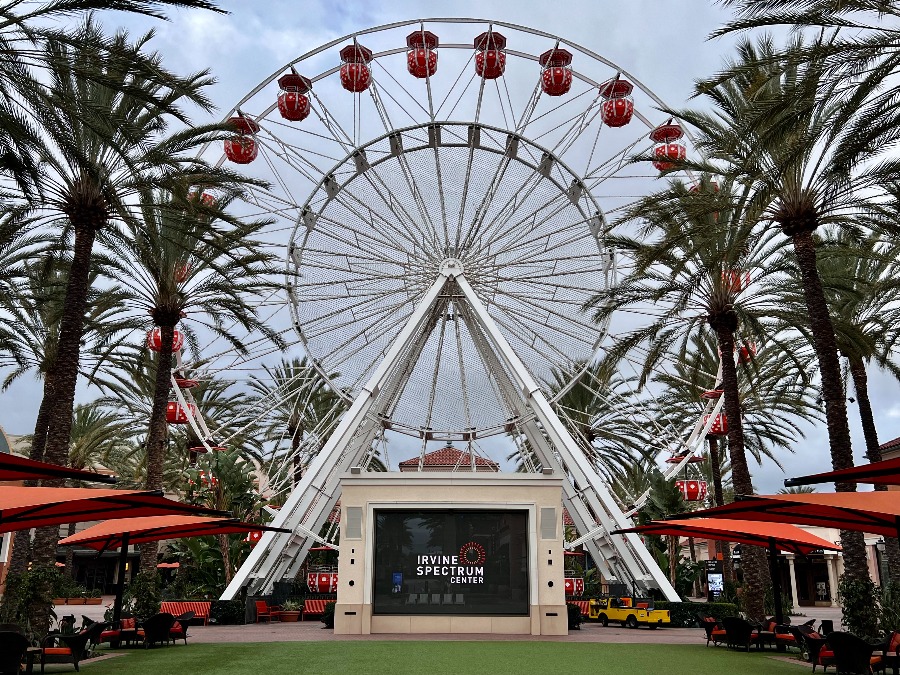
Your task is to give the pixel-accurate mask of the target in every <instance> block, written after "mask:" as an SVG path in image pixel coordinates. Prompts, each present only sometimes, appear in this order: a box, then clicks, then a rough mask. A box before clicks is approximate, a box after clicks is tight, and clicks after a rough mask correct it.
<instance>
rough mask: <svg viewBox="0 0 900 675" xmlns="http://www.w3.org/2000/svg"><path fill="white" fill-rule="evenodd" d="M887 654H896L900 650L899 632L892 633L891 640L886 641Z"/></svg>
mask: <svg viewBox="0 0 900 675" xmlns="http://www.w3.org/2000/svg"><path fill="white" fill-rule="evenodd" d="M887 650H888V651H889V652H896V651H898V650H900V632H898V631H894V632H893V633H891V639H890V640H889V641H888V649H887Z"/></svg>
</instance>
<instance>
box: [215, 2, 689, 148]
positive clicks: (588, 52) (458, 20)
mask: <svg viewBox="0 0 900 675" xmlns="http://www.w3.org/2000/svg"><path fill="white" fill-rule="evenodd" d="M426 23H438V24H439V23H447V24H481V25H483V24H487V25H488V26H500V27H502V28H509V29H512V30H516V31H521V32H523V33H527V34H530V35H535V36H537V37H542V38H548V39H550V40H555V41H557V42H559V43H562V44H565V45H566V46H567V47H570V48H572V49H574V50H576V51H578V52H580V53H581V54H583V55H584V56H587V57H588V58H591V59H594V60H596V61H599V62H600V63H603V64H604V65H606V66H608V67H610V68H612V69H613V70H615V71H617V72H619V73H620V74H621V75H623V76H624V77H625V78H627V79H628V80H629V81H631V82H632V83H633V84H634V85H635V87H637V88H638V89H640V90H641V91H642V92H643V93H644V94H646V95H647V96H648V97H650V98H651V99H652V100H653V101H654V102H655V103H656V104H657V105H658V106H659V107H660V109H665V108H666V107H667V105H666V102H665V101H664V100H663V99H662V98H660V97H659V95H657V94H656V92H654V91H653V90H652V89H651V88H650V87H649V86H647V85H646V84H644V82H643V81H642V80H640V79H639V78H638V77H637V76H635V75H634V73H632V72H631V71H629V70H627V69H625V68H623V67H622V66H620V65H619V64H618V63H616V62H615V61H612V60H610V59H608V58H606V57H605V56H603V55H602V54H600V53H598V52H595V51H594V50H592V49H588V48H587V47H585V46H583V45H581V44H579V43H577V42H572V41H570V40H566V39H563V38H562V37H561V36H559V35H555V34H553V33H548V32H547V31H542V30H538V29H536V28H530V27H529V26H525V25H523V24H516V23H512V22H508V21H498V20H495V19H480V18H475V17H430V18H419V19H406V20H404V21H393V22H390V23H385V24H380V25H378V26H373V27H370V28H365V29H363V30H359V31H354V32H352V33H347V34H346V35H342V36H341V37H339V38H334V39H332V40H330V41H329V42H326V43H323V44H321V45H319V46H318V47H316V48H314V49H311V50H309V51H307V52H305V53H303V54H301V55H300V56H298V57H296V58H294V59H292V60H290V61H288V62H286V63H285V64H283V65H282V66H281V67H280V68H279V69H278V70H276V71H275V72H273V73H272V74H271V75H268V76H266V77H265V78H263V79H262V80H260V82H259V83H258V84H257V85H256V86H255V87H253V89H251V90H250V91H249V92H247V94H245V95H244V96H243V98H241V99H240V100H239V101H238V102H237V103H235V104H234V106H233V107H232V108H230V109H229V110H228V112H227V113H226V114H225V116H224V117H222V119H221V122H225V121H227V120H228V119H229V118H230V117H231V116H232V115H234V114H235V113H237V112H239V111H240V109H241V106H242V105H244V104H245V103H246V102H247V101H249V100H251V99H252V98H253V97H254V96H256V95H257V94H259V93H260V92H261V91H262V90H263V89H265V87H266V86H268V85H269V84H271V83H272V82H275V81H277V79H278V78H279V77H280V76H281V75H283V74H284V71H285V70H289V69H290V68H292V67H293V66H295V65H297V64H298V63H300V62H302V61H305V60H306V59H309V58H312V57H313V56H316V55H318V54H321V53H322V52H324V51H327V50H328V49H331V48H332V47H336V46H338V45H339V44H341V43H342V42H346V41H347V40H353V39H355V38H357V37H359V36H360V35H374V34H377V33H381V32H384V31H387V30H392V29H396V28H403V27H404V26H411V25H414V24H426ZM438 48H439V49H444V48H450V49H459V48H467V49H471V48H472V47H471V45H455V44H446V45H440V46H439V47H438ZM406 49H407V48H406V47H399V48H397V49H391V50H386V51H382V52H378V53H375V54H373V57H372V58H373V60H377V59H378V58H381V57H383V56H389V55H393V54H399V53H400V52H403V51H406ZM507 53H509V54H513V55H515V56H519V57H523V58H528V59H531V60H534V61H537V58H538V57H537V56H534V55H531V54H529V53H527V52H519V51H516V50H509V49H508V50H507ZM338 68H339V66H338V67H335V68H330V69H328V70H327V71H323V73H320V74H319V75H316V76H314V77H310V78H309V79H310V80H311V81H312V82H313V83H315V82H317V81H318V80H320V79H322V78H323V77H326V76H328V75H333V74H334V73H335V72H336V71H337V70H338ZM572 74H573V77H577V78H579V79H581V80H583V81H584V82H587V83H589V84H591V85H594V86H598V87H599V85H600V83H598V82H595V81H594V80H592V79H591V78H588V77H586V76H584V75H582V74H581V73H579V72H578V71H577V70H574V69H573V70H572ZM276 107H277V104H275V103H273V104H272V105H270V106H269V107H268V108H266V109H265V110H264V111H263V112H262V113H260V115H259V116H258V117H256V118H254V119H264V118H266V117H267V116H268V115H269V114H270V113H271V112H272V111H273V110H275V108H276ZM635 117H637V118H638V119H640V120H641V122H642V123H643V124H644V125H645V126H646V127H647V128H648V129H653V128H654V126H655V125H653V124H652V123H651V122H650V121H649V120H648V119H647V118H646V117H645V116H643V115H642V114H641V113H639V111H637V110H635ZM683 131H684V135H685V136H686V137H687V138H688V139H690V141H691V143H694V142H695V138H694V136H693V134H692V133H691V130H690V129H689V128H683ZM212 144H213V141H210V142H208V143H206V144H204V145H203V146H202V147H201V148H200V151H199V152H198V156H199V155H203V154H205V153H206V152H207V150H208V149H209V147H210V146H211V145H212ZM223 161H224V154H222V155H220V157H219V160H218V164H221V163H222V162H223Z"/></svg>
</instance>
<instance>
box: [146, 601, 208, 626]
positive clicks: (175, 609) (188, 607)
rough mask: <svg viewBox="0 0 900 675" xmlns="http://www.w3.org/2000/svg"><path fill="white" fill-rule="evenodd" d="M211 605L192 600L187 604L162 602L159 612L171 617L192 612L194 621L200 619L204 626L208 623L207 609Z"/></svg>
mask: <svg viewBox="0 0 900 675" xmlns="http://www.w3.org/2000/svg"><path fill="white" fill-rule="evenodd" d="M211 606H212V603H211V602H210V601H209V600H205V601H204V600H193V601H187V602H171V601H166V602H163V603H162V605H161V606H160V610H159V611H160V612H165V613H167V614H172V615H173V616H181V615H182V614H184V613H185V612H193V613H194V618H195V619H201V620H202V621H203V625H204V626H205V625H206V624H207V623H209V608H210V607H211Z"/></svg>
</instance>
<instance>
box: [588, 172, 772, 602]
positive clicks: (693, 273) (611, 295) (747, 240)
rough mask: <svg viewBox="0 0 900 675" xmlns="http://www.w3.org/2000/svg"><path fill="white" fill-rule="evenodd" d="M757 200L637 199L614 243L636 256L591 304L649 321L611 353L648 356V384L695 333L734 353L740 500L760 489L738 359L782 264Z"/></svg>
mask: <svg viewBox="0 0 900 675" xmlns="http://www.w3.org/2000/svg"><path fill="white" fill-rule="evenodd" d="M751 196H752V194H751V193H750V191H749V190H748V189H747V188H746V187H741V186H739V185H736V184H735V183H733V182H732V181H725V182H723V184H722V185H721V186H719V185H714V184H713V183H712V182H711V181H710V180H709V179H708V177H704V178H703V179H702V180H701V182H700V183H699V184H698V185H696V186H695V187H694V189H689V188H688V187H687V186H685V185H684V184H682V183H681V182H679V181H674V182H673V183H671V185H670V186H669V187H668V188H667V189H665V190H663V191H661V192H658V193H656V194H653V195H650V196H648V197H646V198H644V199H642V200H640V201H639V202H638V203H636V204H635V205H634V206H632V207H631V208H630V209H629V210H628V212H627V213H626V214H625V215H623V217H622V218H621V219H620V221H619V223H618V227H619V231H620V232H621V233H620V234H615V235H614V236H611V237H609V238H608V241H609V242H610V244H611V245H613V246H615V247H617V248H618V249H620V250H622V251H623V252H625V254H626V256H628V257H630V259H631V263H630V267H629V268H628V271H627V273H626V275H625V276H624V278H623V279H622V280H621V281H620V282H618V283H616V284H614V285H613V286H611V287H609V288H608V289H605V290H603V291H601V292H600V293H597V294H596V295H594V296H593V297H592V298H591V299H590V300H589V301H588V303H586V308H587V309H589V310H592V311H593V316H594V319H595V320H596V321H597V322H604V321H606V320H607V319H609V318H610V317H611V316H612V315H613V313H614V312H616V311H619V310H626V311H631V310H638V311H643V312H646V313H648V314H650V317H651V318H650V319H649V322H648V323H647V324H646V325H644V326H643V327H640V328H637V329H635V330H632V331H630V332H628V333H625V334H623V335H622V336H620V337H619V338H618V339H617V340H616V343H615V345H614V346H613V347H612V348H611V349H610V350H609V353H608V354H609V355H608V359H609V360H610V361H611V362H613V363H615V362H618V361H619V360H620V359H622V358H624V357H625V356H626V355H629V354H632V353H634V352H635V350H640V349H642V350H643V353H644V354H645V358H644V361H643V369H642V372H641V378H642V383H643V382H645V381H646V380H647V378H649V376H650V374H651V373H652V372H653V369H654V368H655V366H656V365H657V364H658V363H659V361H660V360H661V359H663V358H664V357H666V356H671V357H674V359H675V360H676V361H677V360H685V359H686V357H687V355H688V354H689V353H690V351H691V350H692V349H693V346H694V344H695V340H696V339H697V336H698V335H704V336H705V335H708V334H709V333H712V335H714V336H715V341H716V344H717V346H718V349H719V351H720V352H721V353H722V354H726V355H729V357H728V358H723V359H722V381H721V388H722V390H723V392H724V393H723V396H724V409H725V414H726V417H727V420H728V449H729V453H730V457H731V467H732V481H733V483H734V488H735V490H736V491H737V492H738V493H739V494H753V492H754V488H753V481H752V478H751V475H750V469H749V466H748V464H747V458H746V453H745V434H744V427H743V421H742V414H741V393H740V386H739V382H738V372H737V366H736V363H735V360H734V357H733V355H734V354H735V352H736V351H737V349H738V347H739V342H740V341H741V340H742V339H745V338H750V339H759V338H758V337H757V336H762V335H765V334H766V333H767V332H768V331H767V327H768V325H767V323H766V322H767V321H768V322H769V323H770V324H771V323H772V321H771V316H772V313H773V309H772V303H771V299H770V298H769V297H768V295H767V294H766V293H765V292H762V291H761V289H763V288H765V282H766V280H767V278H768V277H769V276H771V275H773V274H774V273H775V270H776V266H777V261H778V259H779V257H778V245H777V243H776V242H775V241H774V239H773V237H772V236H771V234H770V233H765V232H763V233H759V232H758V231H757V228H756V215H757V213H756V211H755V210H754V209H753V208H752V207H751V206H750V205H749V203H748V202H749V199H750V197H751ZM626 228H629V229H626ZM751 269H753V270H754V272H753V273H754V275H755V276H756V279H755V282H754V284H751V285H749V286H748V285H746V284H745V283H743V281H741V282H740V283H735V282H734V280H733V277H732V273H737V274H738V275H740V276H741V279H743V274H744V273H745V272H746V271H749V270H751ZM749 549H750V550H748V552H747V555H745V556H744V568H745V574H744V581H745V597H746V601H747V602H746V607H747V611H748V613H749V614H750V615H751V616H753V617H762V615H763V614H764V604H763V601H764V586H765V580H766V579H767V576H768V573H767V565H766V560H765V555H764V552H763V551H761V550H758V549H756V548H753V547H749Z"/></svg>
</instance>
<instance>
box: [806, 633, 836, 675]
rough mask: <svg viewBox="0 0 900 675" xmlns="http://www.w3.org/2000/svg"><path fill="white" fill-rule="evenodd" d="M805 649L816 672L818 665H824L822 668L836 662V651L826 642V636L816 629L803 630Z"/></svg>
mask: <svg viewBox="0 0 900 675" xmlns="http://www.w3.org/2000/svg"><path fill="white" fill-rule="evenodd" d="M804 628H806V627H805V626H804V627H801V632H802V633H803V651H805V652H806V654H807V656H808V660H809V662H810V663H812V669H813V672H816V666H822V670H825V669H827V668H828V666H830V665H833V664H834V652H832V651H831V649H829V647H828V645H826V644H825V638H824V637H822V636H821V635H820V634H819V633H817V632H816V631H814V630H803V629H804Z"/></svg>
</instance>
